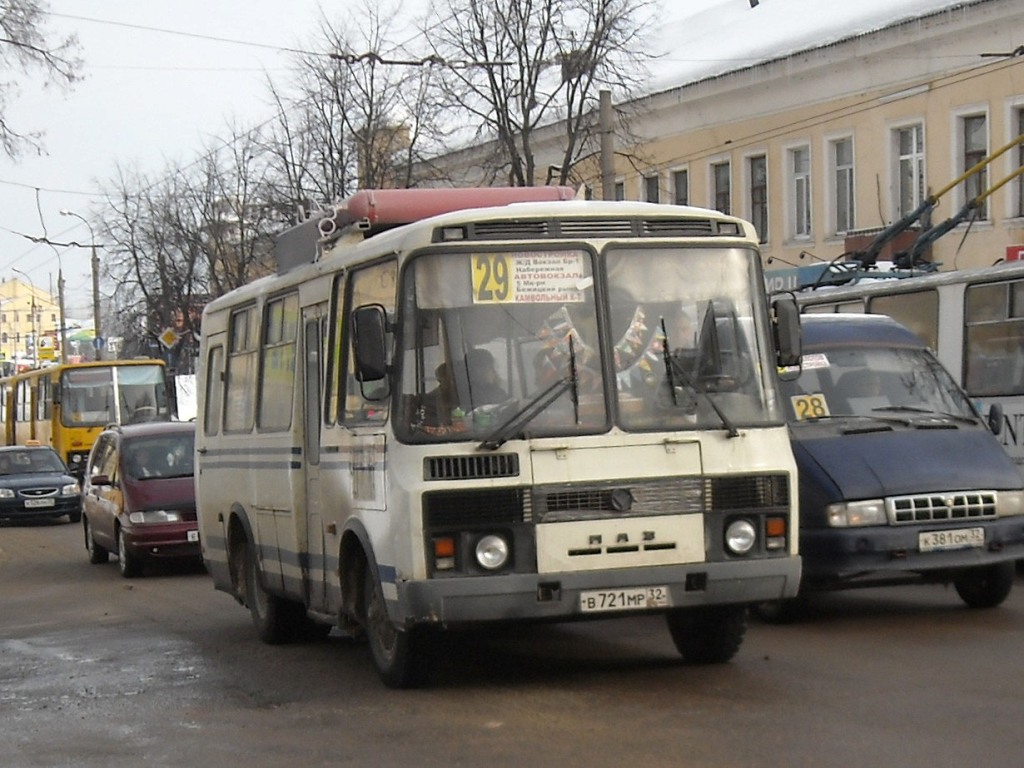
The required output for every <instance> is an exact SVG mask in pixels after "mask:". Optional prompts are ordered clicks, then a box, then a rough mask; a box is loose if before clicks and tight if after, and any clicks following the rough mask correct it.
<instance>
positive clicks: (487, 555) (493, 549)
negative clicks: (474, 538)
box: [476, 534, 508, 571]
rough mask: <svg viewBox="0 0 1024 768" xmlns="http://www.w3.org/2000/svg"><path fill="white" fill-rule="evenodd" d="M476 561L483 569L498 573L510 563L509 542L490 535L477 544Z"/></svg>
mask: <svg viewBox="0 0 1024 768" xmlns="http://www.w3.org/2000/svg"><path fill="white" fill-rule="evenodd" d="M476 561H477V563H478V564H479V565H480V567H481V568H483V569H485V570H488V571H496V570H498V569H499V568H503V567H504V566H505V564H506V563H507V562H508V542H507V541H505V539H503V538H502V537H501V536H496V535H494V534H490V535H488V536H484V537H483V538H482V539H480V540H479V541H478V542H477V543H476Z"/></svg>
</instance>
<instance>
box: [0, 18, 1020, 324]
mask: <svg viewBox="0 0 1024 768" xmlns="http://www.w3.org/2000/svg"><path fill="white" fill-rule="evenodd" d="M656 1H657V0H656ZM660 1H661V3H662V8H661V9H660V11H659V12H658V15H657V17H656V18H657V24H656V26H655V28H654V33H655V37H654V39H653V41H652V44H651V50H652V51H655V52H659V53H660V56H659V58H658V59H657V60H656V61H655V62H654V63H653V67H652V68H653V72H652V78H651V80H650V87H651V89H653V90H660V89H661V88H663V87H669V86H671V85H673V84H676V83H680V82H686V81H692V80H694V79H698V78H700V77H707V76H712V75H715V74H720V73H722V72H725V71H728V70H730V69H734V68H737V67H740V66H745V65H747V64H752V63H756V62H757V61H762V60H765V59H767V58H772V57H774V56H777V55H784V54H785V53H789V52H792V51H796V50H800V49H802V48H806V47H809V46H811V45H814V44H820V43H823V42H828V41H830V40H834V39H839V38H841V37H844V36H846V35H849V34H851V32H856V31H868V30H870V29H874V28H878V27H880V26H884V25H885V24H887V23H891V22H893V21H896V20H898V19H901V18H906V17H907V16H912V15H915V14H919V13H922V12H926V11H929V10H934V9H936V8H941V7H945V6H949V5H953V4H955V3H956V2H958V0H855V1H854V0H840V2H825V0H760V2H759V4H758V6H757V7H756V8H752V7H751V6H750V0H660ZM45 2H46V4H47V6H48V9H49V11H50V14H49V17H48V22H47V25H46V27H45V30H44V31H45V33H46V34H47V35H48V36H49V37H52V38H56V37H62V36H65V35H67V34H69V33H72V32H73V33H75V34H77V36H78V39H79V43H80V55H81V57H82V59H83V67H82V76H83V79H82V80H81V82H79V83H77V84H76V85H75V86H74V88H73V89H72V90H70V91H68V92H63V91H61V90H60V89H59V88H55V87H45V88H42V87H40V83H39V82H38V81H35V82H34V81H32V80H31V79H24V81H23V82H22V83H21V86H22V87H21V92H20V94H19V95H17V97H16V98H15V99H14V100H13V102H12V104H11V106H10V107H8V110H7V115H6V116H7V118H8V119H9V121H11V122H12V123H13V125H14V126H15V127H16V128H18V129H21V130H25V131H28V130H42V131H44V132H45V136H44V137H43V144H44V146H45V154H42V155H39V156H34V155H26V156H24V157H22V158H21V159H19V160H18V161H14V160H11V159H10V158H7V157H6V156H0V278H2V279H10V278H13V277H17V278H18V279H24V278H23V277H22V276H21V275H19V274H17V273H15V272H14V270H15V269H17V270H20V271H21V272H23V273H24V274H25V275H27V276H28V279H29V280H30V281H31V282H32V283H33V284H34V285H35V286H36V287H37V288H39V289H40V290H46V291H52V293H53V295H54V296H56V292H57V288H56V285H57V273H58V269H59V270H61V271H62V272H63V275H64V280H65V301H66V305H67V317H68V318H70V319H81V320H82V321H84V322H86V323H88V322H89V321H90V318H91V316H92V303H91V302H92V292H91V289H92V282H91V272H90V253H89V250H88V249H86V248H73V247H72V248H56V249H55V248H53V247H50V246H47V245H42V244H35V243H33V242H32V240H30V239H29V238H30V237H40V236H43V235H45V236H47V237H48V238H49V239H51V240H54V241H57V242H70V241H72V240H74V241H77V242H79V243H89V242H90V240H91V236H90V234H89V230H88V229H87V227H86V225H85V224H83V223H82V222H81V221H80V220H78V219H77V218H74V217H71V216H61V215H60V210H61V209H67V210H71V211H74V212H75V213H78V214H80V215H82V216H84V217H85V218H87V219H88V218H90V217H91V216H92V214H93V212H94V211H96V210H98V208H99V206H101V204H102V197H101V196H100V195H99V194H98V192H99V189H100V187H101V186H102V185H103V184H104V183H108V182H109V180H110V179H112V178H114V176H115V174H116V172H117V168H118V167H119V166H120V167H122V168H133V169H139V170H141V171H144V172H147V173H149V174H150V175H158V174H159V173H160V172H161V171H162V170H163V169H164V168H165V167H166V166H167V165H168V163H171V162H174V163H185V162H189V161H191V160H193V159H195V158H196V157H198V156H199V155H200V153H201V152H202V149H203V147H204V146H213V145H215V144H216V142H217V141H218V139H220V138H222V137H224V136H226V135H228V132H229V131H228V129H227V126H228V125H229V123H232V122H234V123H236V124H237V125H239V126H241V127H243V128H244V127H248V126H252V125H256V124H258V123H260V122H263V121H264V120H266V119H269V117H270V116H271V114H272V111H271V108H270V106H269V105H268V103H267V100H266V93H267V90H266V80H267V77H268V76H269V77H272V78H274V79H275V80H277V81H278V82H287V79H288V69H289V64H290V61H289V56H288V54H287V52H286V51H285V49H287V48H294V47H301V48H304V49H308V48H309V47H310V46H311V45H312V41H314V40H315V39H316V28H317V22H318V20H319V19H320V18H321V16H322V13H323V11H322V9H329V10H330V13H332V14H335V15H336V16H337V18H339V19H341V18H343V17H344V16H345V15H351V14H352V13H353V12H354V8H355V7H356V6H355V3H353V2H351V0H340V1H338V0H335V2H331V0H247V1H246V2H244V3H243V2H242V1H241V0H175V2H170V3H158V2H154V1H153V0H45ZM396 2H398V0H396ZM427 2H428V0H401V1H400V5H399V6H398V10H397V11H396V13H395V14H394V18H395V20H396V24H398V25H399V28H400V29H401V28H402V27H403V25H405V24H408V28H409V32H408V34H409V37H408V38H407V39H408V41H409V42H410V44H411V45H415V33H414V32H413V29H414V22H415V21H416V20H417V18H418V17H419V16H421V15H422V13H423V11H424V8H425V6H426V3H427ZM825 9H827V10H825ZM332 18H333V17H332ZM398 39H401V36H399V38H398ZM1019 43H1020V41H1019V40H1018V41H1016V42H1015V43H1014V44H1013V46H1010V48H1012V47H1014V46H1015V45H1018V44H1019ZM3 74H4V76H5V79H6V73H3ZM99 253H100V258H101V259H102V258H103V252H102V248H101V249H100V251H99ZM111 290H112V288H111V287H110V286H106V285H104V286H103V288H102V292H103V293H108V292H109V291H111Z"/></svg>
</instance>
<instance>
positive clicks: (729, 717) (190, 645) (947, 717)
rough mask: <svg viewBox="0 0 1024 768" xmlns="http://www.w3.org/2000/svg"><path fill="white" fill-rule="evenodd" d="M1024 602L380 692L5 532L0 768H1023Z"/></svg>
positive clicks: (920, 595)
mask: <svg viewBox="0 0 1024 768" xmlns="http://www.w3.org/2000/svg"><path fill="white" fill-rule="evenodd" d="M1022 649H1024V581H1022V580H1020V579H1019V580H1018V584H1017V587H1016V589H1015V590H1014V592H1013V593H1012V594H1011V596H1010V599H1009V600H1008V601H1007V602H1006V603H1005V604H1004V605H1003V606H1002V607H1000V608H998V609H995V610H990V611H980V612H978V611H970V610H968V609H966V608H964V607H963V606H962V604H961V603H960V601H959V599H958V598H957V596H956V594H955V592H954V591H953V590H952V589H949V590H947V589H945V588H943V587H913V588H910V587H906V588H899V589H887V590H868V591H862V592H857V593H845V594H841V595H833V596H829V597H828V598H827V599H825V600H822V601H821V602H820V603H819V604H818V605H817V606H816V608H815V610H814V612H813V614H812V615H811V616H810V617H809V618H808V619H807V620H806V621H804V622H801V623H799V624H795V625H789V626H769V625H764V624H759V623H756V622H751V625H750V629H749V632H748V634H747V639H746V642H745V643H744V646H743V648H742V649H741V650H740V652H739V654H738V655H737V657H736V658H735V659H734V660H733V661H732V662H731V663H729V664H726V665H721V666H711V667H693V666H687V665H684V664H683V663H681V661H680V660H679V657H678V655H677V654H676V652H675V650H674V647H673V645H672V642H671V640H670V639H669V636H668V632H667V630H666V629H665V627H664V624H663V621H662V620H661V619H660V618H659V617H654V616H645V617H639V618H629V619H622V620H613V621H598V622H592V623H580V624H571V625H557V626H520V627H513V628H507V627H506V628H502V629H501V630H496V629H491V630H488V631H477V632H472V633H458V634H452V635H450V636H447V637H446V638H445V639H444V641H443V644H442V651H443V661H442V663H441V668H440V670H439V672H438V675H437V677H436V680H435V681H434V685H433V686H432V687H430V688H428V689H425V690H417V691H393V690H389V689H386V688H384V687H383V686H382V685H381V684H380V683H379V681H378V679H377V676H376V672H375V671H374V669H373V667H372V664H371V662H370V660H369V653H368V650H367V648H366V647H365V645H362V644H359V643H356V642H354V641H351V640H348V639H346V638H344V637H335V636H334V635H332V636H331V637H330V638H328V639H327V640H326V641H323V642H316V643H311V644H305V645H294V646H283V647H269V646H264V645H262V644H261V643H260V642H259V641H258V640H257V639H256V637H255V633H254V631H253V629H252V627H251V625H250V622H249V616H248V613H247V612H246V611H245V610H244V609H243V608H241V607H240V606H238V605H237V604H236V603H235V602H234V601H233V600H232V599H231V598H230V597H228V596H227V595H224V594H222V593H218V592H215V591H214V590H213V587H212V582H211V581H210V579H209V577H208V576H207V575H206V574H205V573H204V572H203V571H202V570H201V569H197V568H175V569H160V570H158V571H153V572H149V573H147V575H146V576H144V577H142V578H139V579H135V580H131V581H129V580H125V579H123V578H121V577H120V576H119V575H118V573H117V569H116V567H115V565H114V563H113V562H111V563H110V564H109V565H106V566H92V565H89V564H88V562H87V559H86V553H85V549H84V547H83V545H82V538H81V531H80V528H79V526H77V525H66V524H65V525H42V526H12V525H5V524H0V766H4V768H25V767H28V766H45V767H46V768H56V767H57V766H90V767H91V766H97V767H98V766H105V767H108V766H109V767H111V768H119V767H120V766H133V767H135V766H140V765H145V766H214V765H216V766H236V765H238V766H241V765H244V766H247V768H262V767H263V766H268V767H269V766H274V767H276V766H289V768H291V767H292V766H327V765H330V766H345V765H374V766H378V765H379V766H403V767H409V768H411V767H412V766H416V767H417V768H419V767H420V766H428V767H429V766H445V768H452V767H453V766H483V765H487V766H520V765H532V766H580V767H581V768H582V767H583V766H586V767H587V768H601V767H602V766H627V765H635V766H637V767H638V768H639V766H643V767H644V768H648V767H655V766H708V767H712V766H713V767H718V766H729V767H730V768H731V767H733V766H815V767H816V768H821V767H822V766H844V767H845V766H928V767H929V768H937V767H940V766H974V765H977V766H985V767H986V768H988V767H989V766H992V767H996V766H1014V768H1016V767H1017V766H1020V765H1021V764H1022V763H1024V717H1022V716H1024V661H1022V658H1021V656H1022Z"/></svg>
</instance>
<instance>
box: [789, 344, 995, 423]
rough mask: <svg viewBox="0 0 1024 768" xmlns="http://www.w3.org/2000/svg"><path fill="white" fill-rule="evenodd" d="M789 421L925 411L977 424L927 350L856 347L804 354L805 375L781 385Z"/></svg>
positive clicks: (949, 379)
mask: <svg viewBox="0 0 1024 768" xmlns="http://www.w3.org/2000/svg"><path fill="white" fill-rule="evenodd" d="M781 387H782V393H783V399H784V400H785V401H786V408H787V414H788V418H789V420H790V421H808V420H814V419H820V418H828V417H836V416H870V417H877V416H884V415H885V414H886V413H887V412H888V413H892V412H899V411H907V412H913V411H923V412H926V413H929V414H942V415H947V416H954V417H957V418H966V419H972V420H973V419H975V418H976V417H977V416H976V414H975V412H974V409H973V408H972V407H971V404H970V402H969V401H968V400H967V398H966V396H965V395H964V394H963V392H962V391H961V390H960V388H959V387H958V386H957V385H956V383H955V382H954V381H953V378H952V377H951V376H950V375H949V373H948V372H947V371H946V369H945V368H943V367H942V365H941V364H940V363H939V362H938V360H936V359H935V357H934V356H933V355H932V354H931V353H930V352H928V351H927V350H925V349H899V348H880V347H868V348H864V347H858V348H853V349H832V350H825V351H816V352H814V353H810V354H805V355H804V357H803V371H802V373H801V374H800V376H799V378H797V379H796V380H794V381H782V382H781Z"/></svg>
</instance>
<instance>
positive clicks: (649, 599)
mask: <svg viewBox="0 0 1024 768" xmlns="http://www.w3.org/2000/svg"><path fill="white" fill-rule="evenodd" d="M671 605H672V601H671V599H670V598H669V593H668V587H634V588H632V589H595V590H591V591H589V592H581V593H580V611H582V612H583V613H601V612H604V611H638V610H643V609H645V608H668V607H669V606H671Z"/></svg>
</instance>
